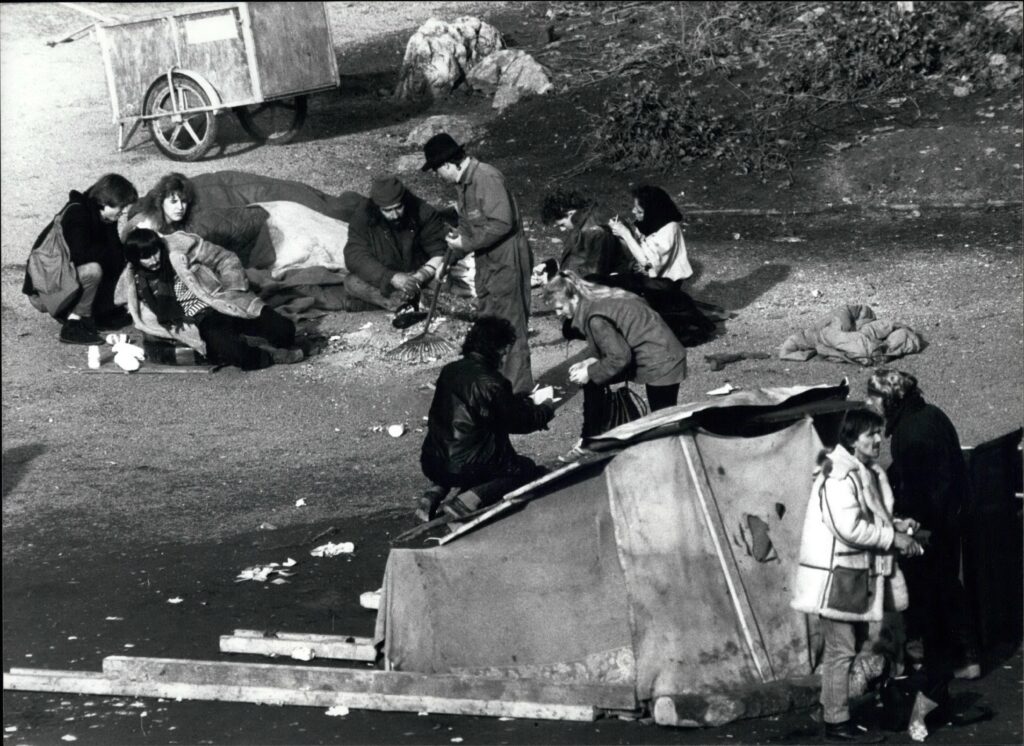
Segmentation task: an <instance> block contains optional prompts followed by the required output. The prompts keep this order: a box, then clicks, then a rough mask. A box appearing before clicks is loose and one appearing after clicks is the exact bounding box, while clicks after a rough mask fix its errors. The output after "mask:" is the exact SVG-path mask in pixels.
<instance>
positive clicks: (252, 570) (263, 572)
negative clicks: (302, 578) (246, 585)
mask: <svg viewBox="0 0 1024 746" xmlns="http://www.w3.org/2000/svg"><path fill="white" fill-rule="evenodd" d="M295 564H296V562H295V560H293V559H292V558H291V557H289V558H288V559H286V560H285V561H284V562H271V563H270V564H267V565H253V566H252V567H247V568H245V569H244V570H242V571H241V572H240V573H238V576H237V577H236V578H235V582H236V583H241V582H243V581H245V580H255V581H256V582H258V583H266V582H267V581H268V580H270V576H271V575H277V577H276V578H274V579H273V580H270V582H272V583H274V584H275V585H280V584H281V583H287V582H288V581H287V580H284V578H290V577H291V576H292V575H294V574H295V573H293V572H288V570H287V569H286V568H289V567H292V566H293V565H295Z"/></svg>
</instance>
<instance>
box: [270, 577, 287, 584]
mask: <svg viewBox="0 0 1024 746" xmlns="http://www.w3.org/2000/svg"><path fill="white" fill-rule="evenodd" d="M270 582H271V583H273V584H274V585H284V584H285V583H287V582H288V581H287V580H285V579H284V578H274V579H273V580H271V581H270Z"/></svg>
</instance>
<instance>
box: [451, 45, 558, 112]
mask: <svg viewBox="0 0 1024 746" xmlns="http://www.w3.org/2000/svg"><path fill="white" fill-rule="evenodd" d="M466 82H467V83H468V84H469V85H471V86H472V87H473V88H475V89H477V90H480V91H484V92H485V93H493V94H494V104H493V106H494V108H495V109H499V110H503V109H505V108H506V107H508V106H510V105H512V104H514V103H516V102H517V101H519V99H521V98H522V97H523V96H524V95H536V94H543V93H547V92H548V91H550V90H551V89H552V88H554V84H553V83H552V82H551V78H550V76H549V75H548V71H547V69H546V68H545V67H544V66H543V65H541V64H540V63H538V62H537V61H536V60H535V59H534V58H533V57H531V56H530V55H528V54H527V53H526V52H524V51H523V50H521V49H502V50H499V51H497V52H492V53H491V54H489V55H487V56H486V57H484V58H483V59H482V60H480V62H478V63H477V64H476V65H474V66H473V69H472V70H470V71H469V75H468V76H467V78H466Z"/></svg>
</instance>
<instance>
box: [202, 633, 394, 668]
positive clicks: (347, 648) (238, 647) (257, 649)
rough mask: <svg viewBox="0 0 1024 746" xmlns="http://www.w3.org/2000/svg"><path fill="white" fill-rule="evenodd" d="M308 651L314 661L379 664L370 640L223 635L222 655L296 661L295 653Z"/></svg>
mask: <svg viewBox="0 0 1024 746" xmlns="http://www.w3.org/2000/svg"><path fill="white" fill-rule="evenodd" d="M297 650H298V651H302V650H307V651H309V652H311V653H312V657H313V658H329V659H332V660H351V661H369V662H373V661H375V660H377V648H375V647H374V646H373V641H372V640H370V638H368V637H340V636H338V635H307V634H300V633H295V632H271V633H263V632H261V631H260V630H251V629H236V630H235V632H234V634H231V635H221V637H220V652H222V653H247V654H249V655H269V656H285V657H295V656H293V655H292V653H294V652H295V651H297Z"/></svg>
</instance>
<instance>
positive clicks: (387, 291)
mask: <svg viewBox="0 0 1024 746" xmlns="http://www.w3.org/2000/svg"><path fill="white" fill-rule="evenodd" d="M447 232H448V230H447V227H446V226H445V224H444V221H443V220H442V219H441V216H440V215H439V214H438V213H437V211H436V210H434V208H433V207H431V206H430V205H428V204H427V203H426V202H425V201H423V200H422V199H420V198H419V197H417V196H416V195H415V194H413V193H412V192H411V191H409V190H408V189H406V188H405V186H404V185H403V184H402V182H401V181H399V180H398V178H397V177H395V176H381V177H380V178H377V179H375V180H374V182H373V185H372V187H371V188H370V198H369V199H368V200H366V201H365V202H364V204H363V207H362V209H360V210H358V211H356V213H355V215H353V217H352V220H351V222H350V223H349V229H348V243H346V244H345V266H346V268H347V269H348V271H349V275H348V277H346V278H345V292H346V293H347V294H348V295H349V296H350V297H352V298H357V299H359V300H362V301H364V302H365V303H368V304H370V305H371V306H374V307H377V308H384V309H386V310H388V311H397V310H398V309H399V308H400V307H402V306H405V305H411V306H413V310H414V309H415V307H416V305H417V302H418V299H419V294H420V290H421V289H422V288H423V287H424V286H425V285H427V284H428V283H430V282H431V281H432V280H433V279H434V277H435V276H436V274H437V272H438V270H439V269H440V266H441V263H442V261H443V255H444V252H445V249H446V244H445V235H446V234H447Z"/></svg>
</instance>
